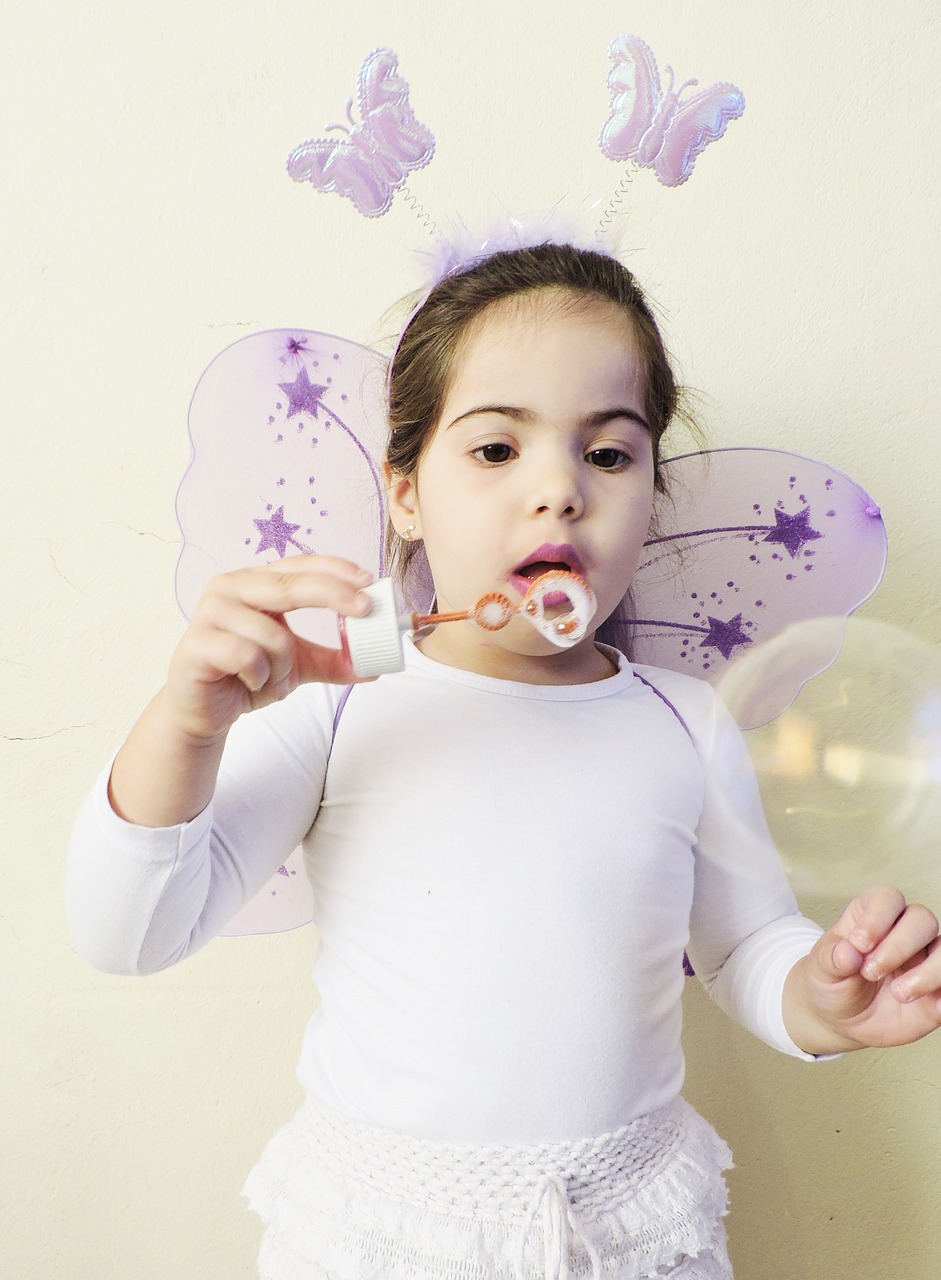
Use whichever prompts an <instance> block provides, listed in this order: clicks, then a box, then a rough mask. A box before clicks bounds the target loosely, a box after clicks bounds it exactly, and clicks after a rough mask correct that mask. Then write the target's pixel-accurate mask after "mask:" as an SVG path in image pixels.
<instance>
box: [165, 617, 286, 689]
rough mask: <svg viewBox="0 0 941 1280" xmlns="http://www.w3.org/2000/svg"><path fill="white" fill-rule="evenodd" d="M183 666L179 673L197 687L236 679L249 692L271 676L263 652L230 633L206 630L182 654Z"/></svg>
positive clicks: (249, 642) (268, 662) (256, 646)
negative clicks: (183, 674)
mask: <svg viewBox="0 0 941 1280" xmlns="http://www.w3.org/2000/svg"><path fill="white" fill-rule="evenodd" d="M185 664H186V665H185V666H184V667H183V668H182V670H184V671H188V673H189V676H190V678H191V679H192V680H193V681H195V682H196V683H197V684H216V683H217V682H218V681H220V680H224V679H225V678H226V677H228V676H236V677H237V678H238V679H239V680H241V682H242V684H244V685H245V687H246V689H248V690H249V692H250V693H257V692H258V691H259V689H262V688H264V686H265V684H266V683H267V682H268V680H269V679H270V677H271V663H270V661H269V659H268V655H267V654H266V653H265V651H264V649H262V648H261V647H260V646H259V645H257V644H255V643H254V642H253V641H252V640H249V639H246V637H245V636H240V635H236V634H234V633H233V632H231V631H217V630H207V631H206V632H205V633H204V634H203V635H202V636H201V637H200V640H199V644H198V645H196V646H194V647H193V648H192V649H191V650H190V651H189V652H188V653H187V654H186V655H185Z"/></svg>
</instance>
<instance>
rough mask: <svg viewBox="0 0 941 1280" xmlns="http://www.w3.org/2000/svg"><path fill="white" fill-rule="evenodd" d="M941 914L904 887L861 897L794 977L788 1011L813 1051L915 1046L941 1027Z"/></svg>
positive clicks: (796, 1033) (880, 888) (801, 1041)
mask: <svg viewBox="0 0 941 1280" xmlns="http://www.w3.org/2000/svg"><path fill="white" fill-rule="evenodd" d="M938 931H939V926H938V919H937V917H936V916H935V915H934V914H933V912H931V911H929V910H928V908H927V907H923V906H919V905H917V904H910V903H907V902H906V901H905V898H904V896H903V895H902V894H901V893H900V892H899V890H898V889H893V888H891V887H889V886H887V885H876V886H875V887H873V888H871V889H867V890H865V891H864V892H863V893H861V894H859V896H858V897H856V898H854V899H853V901H852V902H851V903H850V904H849V906H848V907H847V908H846V910H845V911H844V912H843V914H842V915H841V916H840V918H839V920H838V921H837V922H836V924H835V925H834V926H833V927H832V928H831V929H829V930H828V931H827V932H826V933H825V934H824V935H823V936H822V937H821V938H820V939H819V941H818V942H817V944H816V946H815V947H814V948H813V950H812V951H811V952H810V953H809V955H807V956H805V958H804V959H803V960H802V961H800V962H799V963H798V964H796V965H795V966H794V968H793V969H792V970H791V972H790V974H789V975H788V978H787V982H786V984H785V994H784V1016H785V1022H786V1024H787V1026H788V1031H789V1033H790V1035H791V1039H792V1040H794V1042H795V1044H798V1045H799V1046H800V1047H801V1048H802V1049H804V1050H805V1051H806V1052H807V1053H814V1054H827V1053H839V1052H843V1051H846V1050H850V1049H864V1048H887V1047H889V1046H891V1045H902V1044H911V1043H912V1041H914V1040H920V1039H922V1037H923V1036H926V1035H928V1034H929V1033H930V1032H932V1031H936V1030H937V1029H938V1027H939V1026H941V938H939V936H938Z"/></svg>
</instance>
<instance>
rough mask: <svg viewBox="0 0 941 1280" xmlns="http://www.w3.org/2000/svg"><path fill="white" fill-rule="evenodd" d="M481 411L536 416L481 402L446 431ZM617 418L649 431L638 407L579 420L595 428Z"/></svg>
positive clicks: (521, 419) (599, 412)
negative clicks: (624, 419) (625, 419)
mask: <svg viewBox="0 0 941 1280" xmlns="http://www.w3.org/2000/svg"><path fill="white" fill-rule="evenodd" d="M481 413H496V414H501V415H502V416H503V417H505V418H511V419H512V420H513V421H514V422H532V421H533V419H534V418H535V417H536V415H535V413H533V411H532V409H521V408H518V407H517V406H515V405H510V404H479V405H476V406H475V407H474V408H473V409H468V410H467V412H466V413H461V414H459V415H458V416H457V417H456V418H455V419H454V420H453V422H449V423H448V425H447V427H445V431H447V430H449V428H451V427H453V426H455V425H456V424H457V423H458V422H463V421H464V419H465V418H474V417H476V416H477V415H478V414H481ZM617 418H627V420H628V421H629V422H636V423H637V425H638V426H640V427H643V428H644V430H645V431H649V430H650V427H649V425H648V423H647V419H646V418H644V417H642V416H641V415H640V414H639V413H638V412H637V410H636V409H627V408H621V407H618V408H612V409H598V410H596V411H595V412H594V413H589V414H586V415H585V417H584V418H582V419H581V420H580V422H579V426H580V427H584V428H595V427H603V426H605V425H606V424H607V423H609V422H614V421H615V419H617Z"/></svg>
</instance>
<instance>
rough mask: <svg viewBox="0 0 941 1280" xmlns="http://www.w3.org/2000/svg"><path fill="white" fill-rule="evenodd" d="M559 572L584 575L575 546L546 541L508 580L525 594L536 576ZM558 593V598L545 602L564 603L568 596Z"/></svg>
mask: <svg viewBox="0 0 941 1280" xmlns="http://www.w3.org/2000/svg"><path fill="white" fill-rule="evenodd" d="M558 572H563V573H575V574H579V575H583V574H584V569H583V568H582V562H581V560H579V558H578V556H577V555H576V553H575V549H574V548H573V547H570V546H568V545H567V544H566V545H565V546H553V545H551V544H549V543H544V544H543V545H542V546H541V547H537V548H536V550H535V551H534V552H533V553H532V555H530V556H527V557H526V559H525V560H523V561H522V562H521V563H520V564H519V565H518V566H517V568H516V569H514V571H513V572H512V573H511V574H510V575H509V579H508V581H509V582H510V584H511V585H512V587H513V588H514V590H515V591H518V592H519V593H520V595H521V596H524V595H525V594H526V592H527V591H528V590H529V588H530V585H531V584H532V583H533V582H534V581H535V580H536V578H541V577H542V575H543V574H545V573H558ZM557 594H558V596H559V598H558V599H557V600H555V599H553V600H549V599H548V598H547V599H546V601H545V603H546V604H562V603H563V602H564V601H565V599H566V597H565V596H564V595H562V594H561V592H560V593H557Z"/></svg>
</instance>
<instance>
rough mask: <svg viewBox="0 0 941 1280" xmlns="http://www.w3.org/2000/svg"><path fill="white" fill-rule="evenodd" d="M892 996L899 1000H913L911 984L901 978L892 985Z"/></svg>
mask: <svg viewBox="0 0 941 1280" xmlns="http://www.w3.org/2000/svg"><path fill="white" fill-rule="evenodd" d="M892 994H893V995H894V996H895V997H896V998H897V999H899V1000H905V1001H908V1000H911V998H912V988H911V984H910V983H908V982H906V981H905V979H904V978H899V979H898V980H897V981H895V982H893V983H892Z"/></svg>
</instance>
